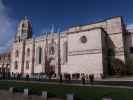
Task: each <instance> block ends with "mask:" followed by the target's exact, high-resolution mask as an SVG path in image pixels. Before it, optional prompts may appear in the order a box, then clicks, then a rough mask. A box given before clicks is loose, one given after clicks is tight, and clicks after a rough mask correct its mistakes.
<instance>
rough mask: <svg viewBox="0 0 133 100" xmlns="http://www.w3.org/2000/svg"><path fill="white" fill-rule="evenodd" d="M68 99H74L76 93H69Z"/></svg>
mask: <svg viewBox="0 0 133 100" xmlns="http://www.w3.org/2000/svg"><path fill="white" fill-rule="evenodd" d="M66 100H74V95H73V94H67V99H66Z"/></svg>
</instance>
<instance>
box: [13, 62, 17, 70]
mask: <svg viewBox="0 0 133 100" xmlns="http://www.w3.org/2000/svg"><path fill="white" fill-rule="evenodd" d="M14 69H16V70H17V69H18V62H17V61H15V62H14Z"/></svg>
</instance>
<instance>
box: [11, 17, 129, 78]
mask: <svg viewBox="0 0 133 100" xmlns="http://www.w3.org/2000/svg"><path fill="white" fill-rule="evenodd" d="M129 38H130V34H128V32H127V30H126V27H125V25H124V22H123V20H122V18H121V17H113V18H109V19H106V20H103V21H101V22H96V23H92V24H89V25H83V26H76V27H72V28H69V29H67V30H65V31H64V32H61V33H60V34H59V33H50V34H48V33H47V34H45V35H42V36H40V37H36V38H32V24H31V22H30V21H29V20H28V19H27V18H25V19H23V20H22V21H21V22H20V24H19V25H18V30H17V33H16V36H15V41H14V42H13V47H12V51H11V72H13V73H22V74H30V75H31V74H34V73H56V74H61V73H62V74H64V73H69V74H71V75H72V74H77V73H78V74H80V75H81V74H85V75H89V74H94V77H96V78H100V77H101V75H105V76H106V75H108V72H109V68H108V66H109V64H110V62H111V60H110V58H111V57H112V55H113V56H114V58H117V59H119V60H122V61H123V62H124V63H126V59H128V58H129V55H130V47H131V43H130V42H129ZM109 50H112V51H113V54H111V57H110V53H112V52H109Z"/></svg>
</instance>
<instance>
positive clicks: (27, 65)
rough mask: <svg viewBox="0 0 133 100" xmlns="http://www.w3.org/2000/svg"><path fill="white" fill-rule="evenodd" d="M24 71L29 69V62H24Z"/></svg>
mask: <svg viewBox="0 0 133 100" xmlns="http://www.w3.org/2000/svg"><path fill="white" fill-rule="evenodd" d="M26 69H27V70H28V69H29V61H26Z"/></svg>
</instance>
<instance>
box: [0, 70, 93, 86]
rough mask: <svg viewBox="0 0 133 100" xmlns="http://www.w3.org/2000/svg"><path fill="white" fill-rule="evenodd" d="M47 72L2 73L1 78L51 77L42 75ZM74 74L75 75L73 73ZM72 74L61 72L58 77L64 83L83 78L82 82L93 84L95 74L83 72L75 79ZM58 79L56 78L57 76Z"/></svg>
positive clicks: (33, 78) (27, 78)
mask: <svg viewBox="0 0 133 100" xmlns="http://www.w3.org/2000/svg"><path fill="white" fill-rule="evenodd" d="M44 75H45V74H43V75H42V74H37V75H32V77H31V76H30V75H29V74H25V75H23V74H21V73H10V72H8V73H0V79H1V80H26V81H28V80H45V79H49V78H47V77H46V76H47V75H45V77H42V76H44ZM53 76H54V77H56V76H57V75H55V74H54V75H53ZM73 76H74V75H73ZM73 76H72V75H71V74H68V73H65V74H60V75H59V76H58V79H59V82H60V83H62V82H67V83H70V82H72V81H73V80H80V79H81V83H82V84H88V83H90V84H93V83H94V75H93V74H90V75H84V74H82V75H81V76H80V78H78V79H74V77H75V76H74V77H73ZM55 79H56V78H55Z"/></svg>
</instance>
